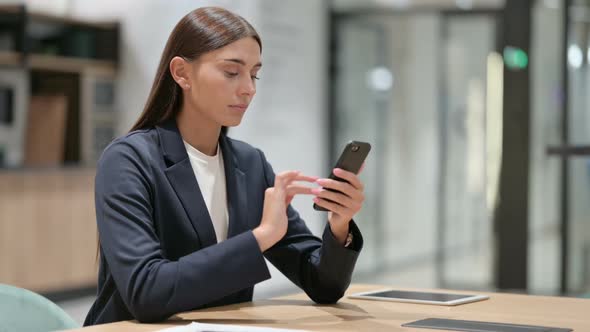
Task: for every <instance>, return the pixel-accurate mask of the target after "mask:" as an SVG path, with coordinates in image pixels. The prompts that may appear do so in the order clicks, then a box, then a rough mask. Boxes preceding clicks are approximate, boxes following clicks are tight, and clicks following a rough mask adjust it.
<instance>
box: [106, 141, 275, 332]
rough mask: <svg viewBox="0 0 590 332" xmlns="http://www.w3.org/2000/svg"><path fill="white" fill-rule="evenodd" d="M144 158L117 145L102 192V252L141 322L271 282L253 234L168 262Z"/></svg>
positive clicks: (110, 156) (110, 153)
mask: <svg viewBox="0 0 590 332" xmlns="http://www.w3.org/2000/svg"><path fill="white" fill-rule="evenodd" d="M140 156H141V153H139V152H137V151H136V150H135V148H134V147H132V146H130V145H129V144H126V143H124V142H118V143H114V144H113V145H111V146H110V147H109V148H108V149H107V150H106V151H105V152H104V154H103V156H102V158H101V160H100V162H99V165H98V169H97V175H96V187H95V203H96V216H97V224H98V231H99V236H100V246H101V253H102V254H103V255H104V258H105V259H106V261H107V263H108V265H109V268H110V271H111V273H112V277H113V279H114V281H115V285H116V286H117V289H118V290H119V292H120V294H121V297H122V299H123V301H124V302H125V304H126V306H127V308H128V309H129V311H130V312H131V313H132V314H133V316H134V317H135V318H136V319H137V320H139V321H140V322H154V321H159V320H164V319H165V318H167V317H169V316H171V315H173V314H175V313H178V312H183V311H187V310H191V309H195V308H198V307H200V306H203V305H205V304H207V303H209V302H211V301H214V300H217V299H220V298H222V297H224V296H226V295H230V294H232V293H235V292H237V291H239V290H242V289H244V288H247V287H251V286H252V285H254V284H256V283H258V282H261V281H263V280H265V279H268V278H270V274H269V271H268V268H267V266H266V263H265V261H264V256H263V255H262V253H261V252H260V248H259V246H258V242H257V241H256V238H255V237H254V235H253V234H252V232H251V231H249V232H245V233H242V234H240V235H237V236H235V237H232V238H230V239H228V240H226V241H223V242H221V243H219V244H216V245H213V246H210V247H207V248H204V249H201V250H198V251H195V252H193V253H191V254H189V255H186V256H184V257H181V258H180V259H178V260H177V261H170V260H168V259H166V258H165V257H164V255H163V253H162V249H161V246H160V242H159V239H158V236H157V233H156V230H155V227H154V223H153V204H152V199H153V194H152V192H153V190H155V189H154V188H153V186H154V185H153V181H151V180H150V177H151V175H150V172H149V171H148V170H147V166H146V162H145V161H144V160H142V158H141V157H140ZM237 275H239V276H240V277H239V278H236V276H237Z"/></svg>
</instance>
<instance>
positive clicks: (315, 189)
mask: <svg viewBox="0 0 590 332" xmlns="http://www.w3.org/2000/svg"><path fill="white" fill-rule="evenodd" d="M311 192H312V193H314V194H316V195H317V194H319V193H321V192H322V188H313V189H312V190H311Z"/></svg>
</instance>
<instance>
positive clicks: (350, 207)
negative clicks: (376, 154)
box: [312, 168, 365, 244]
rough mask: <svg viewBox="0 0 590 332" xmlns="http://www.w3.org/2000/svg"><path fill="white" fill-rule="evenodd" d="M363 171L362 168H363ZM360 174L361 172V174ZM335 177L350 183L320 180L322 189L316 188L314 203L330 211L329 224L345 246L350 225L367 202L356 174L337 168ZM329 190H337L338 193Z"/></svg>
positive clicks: (313, 191)
mask: <svg viewBox="0 0 590 332" xmlns="http://www.w3.org/2000/svg"><path fill="white" fill-rule="evenodd" d="M361 170H362V168H361ZM359 173H360V172H359ZM334 175H336V176H337V177H339V178H342V179H344V180H346V181H348V182H343V181H336V180H332V179H318V180H316V183H318V184H319V185H320V186H322V187H321V188H315V189H313V190H312V193H313V194H315V195H316V197H315V198H314V200H313V201H314V202H315V203H316V204H317V205H319V206H321V207H323V208H325V209H327V210H329V211H330V213H329V214H328V222H329V223H330V229H331V230H332V233H333V234H334V236H335V237H336V239H337V240H338V241H339V242H341V243H342V244H344V242H345V241H346V237H347V235H348V223H349V222H350V221H351V220H352V217H353V216H354V215H355V214H357V213H358V212H359V211H360V210H361V208H362V205H363V202H364V200H365V194H364V192H363V190H364V187H365V186H364V185H363V183H362V182H361V181H360V179H359V178H358V176H357V175H356V174H354V173H351V172H348V171H345V170H342V169H339V168H335V169H334ZM327 189H332V190H337V192H334V191H330V190H327Z"/></svg>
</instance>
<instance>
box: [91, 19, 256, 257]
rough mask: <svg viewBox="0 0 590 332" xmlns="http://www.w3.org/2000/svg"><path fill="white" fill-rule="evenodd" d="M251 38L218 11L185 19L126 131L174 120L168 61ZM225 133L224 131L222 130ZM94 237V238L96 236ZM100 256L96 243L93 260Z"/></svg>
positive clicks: (247, 29) (177, 93) (176, 103)
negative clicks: (131, 124)
mask: <svg viewBox="0 0 590 332" xmlns="http://www.w3.org/2000/svg"><path fill="white" fill-rule="evenodd" d="M246 37H252V38H254V39H255V40H256V42H257V43H258V46H260V51H261V52H262V41H261V40H260V36H259V35H258V33H257V32H256V30H255V29H254V27H252V25H250V23H248V21H246V20H245V19H244V18H243V17H241V16H239V15H237V14H234V13H232V12H230V11H229V10H226V9H223V8H219V7H201V8H197V9H195V10H193V11H192V12H190V13H188V14H187V15H185V16H184V17H183V18H182V19H181V20H180V21H179V22H178V23H177V24H176V26H175V27H174V30H172V33H171V34H170V37H168V42H166V47H165V48H164V52H163V53H162V58H161V59H160V64H159V65H158V71H157V72H156V77H155V78H154V83H153V85H152V89H151V90H150V94H149V97H148V99H147V102H146V104H145V107H144V108H143V112H142V113H141V116H140V117H139V119H138V120H137V122H135V124H134V125H133V127H131V130H130V131H134V130H138V129H147V128H151V127H153V126H155V125H158V124H160V123H162V122H164V121H166V120H169V119H172V118H174V117H176V115H177V114H178V112H179V111H180V106H181V105H182V90H181V89H180V87H179V86H178V84H176V82H175V81H174V78H173V77H172V74H171V73H170V67H169V65H170V61H172V58H174V57H175V56H180V57H182V58H184V59H186V60H188V61H193V60H196V59H197V58H198V57H199V56H201V55H203V54H205V53H207V52H210V51H214V50H217V49H220V48H222V47H224V46H226V45H228V44H231V43H233V42H235V41H237V40H239V39H242V38H246ZM221 130H222V132H223V133H224V134H225V133H227V127H222V129H221ZM97 237H98V234H97ZM99 256H100V239H99V240H98V246H97V250H96V260H97V261H98V259H99Z"/></svg>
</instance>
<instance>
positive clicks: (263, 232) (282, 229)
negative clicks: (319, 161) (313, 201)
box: [253, 171, 317, 252]
mask: <svg viewBox="0 0 590 332" xmlns="http://www.w3.org/2000/svg"><path fill="white" fill-rule="evenodd" d="M316 180H317V178H315V177H311V176H306V175H302V174H301V173H300V172H298V171H288V172H283V173H280V174H278V175H276V176H275V184H274V187H270V188H268V189H266V191H265V193H264V210H263V212H262V220H261V222H260V226H258V227H257V228H256V229H254V231H253V233H254V236H255V237H256V240H257V241H258V244H259V246H260V250H261V251H263V252H264V251H266V250H267V249H268V248H270V247H272V246H273V245H274V244H275V243H277V242H279V240H281V239H282V238H283V236H285V234H286V233H287V227H288V218H287V206H289V204H290V203H291V201H292V200H293V197H295V195H311V194H312V188H311V187H306V186H303V185H299V184H296V183H294V182H295V181H306V182H315V181H316Z"/></svg>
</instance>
